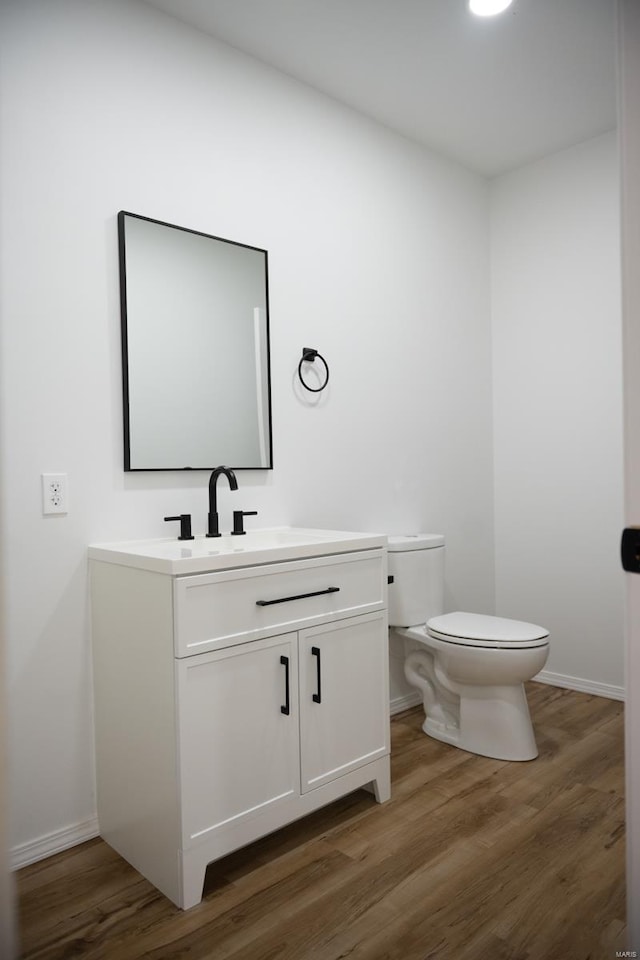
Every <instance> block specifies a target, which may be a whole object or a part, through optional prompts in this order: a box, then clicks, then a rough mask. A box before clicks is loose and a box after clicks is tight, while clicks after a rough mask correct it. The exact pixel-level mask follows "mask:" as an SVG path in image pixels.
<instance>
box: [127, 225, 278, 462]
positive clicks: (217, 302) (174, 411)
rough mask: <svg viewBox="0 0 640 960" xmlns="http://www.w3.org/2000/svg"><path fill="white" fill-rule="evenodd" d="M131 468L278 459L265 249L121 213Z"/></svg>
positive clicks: (128, 450) (128, 454) (128, 442)
mask: <svg viewBox="0 0 640 960" xmlns="http://www.w3.org/2000/svg"><path fill="white" fill-rule="evenodd" d="M118 241H119V250H120V304H121V317H122V373H123V399H124V468H125V470H131V471H132V470H187V469H191V470H198V469H202V470H210V469H212V468H213V467H215V466H217V465H219V464H225V465H226V466H228V467H232V468H233V469H269V468H271V467H272V435H271V385H270V370H269V305H268V274H267V251H266V250H261V249H259V248H258V247H251V246H247V245H245V244H242V243H235V242H233V241H231V240H224V239H222V238H220V237H213V236H209V235H208V234H205V233H199V232H198V231H195V230H188V229H186V228H184V227H178V226H175V225H173V224H169V223H163V222H162V221H160V220H152V219H150V218H149V217H143V216H139V215H138V214H134V213H128V212H126V211H124V210H121V211H120V213H119V214H118Z"/></svg>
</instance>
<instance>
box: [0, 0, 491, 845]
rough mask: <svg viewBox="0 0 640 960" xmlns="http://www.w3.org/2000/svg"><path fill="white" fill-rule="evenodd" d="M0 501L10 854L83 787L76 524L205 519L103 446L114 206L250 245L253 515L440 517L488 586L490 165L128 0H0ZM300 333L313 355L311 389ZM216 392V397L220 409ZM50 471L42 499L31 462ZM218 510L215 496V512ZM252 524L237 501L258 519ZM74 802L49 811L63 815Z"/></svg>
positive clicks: (116, 414)
mask: <svg viewBox="0 0 640 960" xmlns="http://www.w3.org/2000/svg"><path fill="white" fill-rule="evenodd" d="M0 38H1V39H0V64H1V66H0V70H1V75H0V88H1V89H2V101H1V111H2V112H1V116H0V121H1V123H2V138H1V146H0V151H1V153H0V170H1V171H2V174H1V177H2V179H1V190H2V193H1V197H0V201H1V204H2V228H1V229H2V234H1V236H0V242H1V250H2V285H1V294H0V296H1V301H0V306H1V309H2V320H3V342H2V364H3V367H2V416H3V423H2V429H3V449H4V461H3V462H4V470H3V476H2V508H3V513H4V538H3V548H4V551H5V555H6V596H7V631H8V647H9V649H8V654H9V671H10V683H11V750H12V771H11V783H12V796H13V804H14V823H13V831H12V844H13V846H14V847H15V848H16V849H17V854H16V855H17V858H18V860H22V861H24V860H25V858H27V857H28V856H37V855H42V854H43V853H46V852H47V850H48V849H50V848H51V846H55V844H57V843H58V842H60V841H61V839H64V838H65V837H66V839H67V840H68V841H69V842H71V841H72V840H74V839H79V838H80V837H81V836H82V834H83V830H85V831H90V830H91V829H92V827H93V826H94V824H93V820H92V818H93V816H94V811H95V804H94V795H93V760H92V757H93V748H92V738H93V731H92V724H91V684H90V649H89V634H88V607H87V595H86V582H87V578H86V573H87V560H86V546H87V544H88V543H89V542H91V541H103V540H117V539H121V538H139V537H147V536H162V535H169V531H168V530H167V529H166V527H165V525H164V524H163V522H162V517H163V516H165V515H168V514H176V513H179V512H191V513H193V517H194V528H195V530H196V532H202V531H203V530H204V525H205V518H206V489H205V488H206V479H207V478H206V475H205V474H203V473H197V474H193V475H183V474H180V473H177V474H164V473H163V474H129V475H126V476H125V475H124V473H123V470H122V450H121V446H122V427H121V399H120V396H121V394H120V390H121V388H120V342H119V338H120V329H119V305H118V277H117V236H116V213H117V211H118V210H120V209H125V210H130V211H132V212H134V213H140V214H144V215H147V216H151V217H155V218H158V219H161V220H165V221H168V222H172V223H177V224H181V225H185V226H188V227H191V228H194V229H197V230H203V231H205V232H209V233H213V234H216V235H218V236H223V237H228V238H230V239H234V240H239V241H241V242H244V243H249V244H253V245H256V246H259V247H264V248H266V249H268V251H269V264H270V297H271V319H272V366H273V414H274V462H275V469H274V470H273V471H272V472H269V473H266V474H259V473H242V474H241V475H240V476H239V483H240V491H239V493H236V494H230V493H229V492H228V491H226V490H225V489H222V485H221V492H220V498H219V499H220V506H221V512H222V522H223V525H225V524H226V525H228V524H229V519H230V513H231V510H232V509H233V508H234V507H235V508H238V507H243V508H245V509H253V508H255V509H258V511H259V517H258V518H257V522H258V523H259V524H260V525H263V526H266V525H270V524H276V523H286V522H290V523H293V524H306V525H319V526H331V527H345V528H353V529H358V530H382V531H387V530H389V531H411V530H420V529H422V530H432V531H435V532H442V533H444V534H445V535H446V536H447V544H448V604H449V607H450V608H451V607H454V606H461V607H467V608H471V609H476V610H479V611H486V612H491V610H492V607H493V553H492V538H493V532H492V531H493V503H492V472H491V471H492V462H491V461H492V452H491V362H490V330H489V282H488V280H489V271H488V209H487V202H488V189H487V185H486V184H485V183H484V182H483V181H481V180H480V179H479V178H477V177H475V176H473V175H471V174H469V173H468V172H466V171H464V170H463V169H461V168H459V167H456V166H454V165H453V164H451V163H449V162H446V161H444V160H440V159H438V158H437V157H435V156H433V155H430V154H428V153H426V152H425V151H423V150H422V149H420V148H418V147H416V146H415V145H412V144H411V143H409V142H408V141H405V140H402V139H400V138H399V137H397V136H395V135H393V134H391V133H390V132H388V131H386V130H385V129H384V128H381V127H379V126H377V125H376V124H374V123H372V122H369V121H367V120H365V119H364V118H362V117H359V116H358V115H357V114H355V113H354V112H352V111H350V110H348V109H346V108H343V107H341V106H340V105H338V104H337V103H335V102H334V101H332V100H330V99H328V98H325V97H322V96H320V95H316V94H315V93H313V92H312V91H311V90H310V89H309V88H307V87H305V86H303V85H301V84H296V83H294V82H293V81H290V80H288V79H287V78H285V77H283V76H281V75H279V74H277V73H276V72H274V71H270V70H268V69H267V68H265V67H262V66H260V65H259V64H258V63H256V62H255V61H252V60H251V59H249V58H246V57H243V56H241V55H240V54H238V53H236V52H234V51H233V50H231V49H230V48H228V47H225V46H223V45H220V44H218V43H216V42H214V41H212V40H210V39H209V38H207V37H205V36H204V35H201V34H198V33H197V32H195V31H193V30H191V29H189V28H187V27H184V26H182V25H180V24H179V23H177V22H176V21H173V20H171V19H170V18H167V17H165V16H164V15H162V14H159V13H157V12H156V11H154V10H151V9H149V8H145V7H139V6H138V5H136V4H133V3H130V2H126V0H122V2H120V0H108V2H107V0H95V2H92V3H86V2H85V0H18V2H5V3H3V4H2V23H1V24H0ZM303 346H312V347H316V348H317V349H319V350H320V352H321V353H322V354H323V355H324V356H325V357H326V358H327V360H328V362H329V365H330V368H331V381H330V388H329V389H328V391H327V392H326V394H323V395H322V396H321V397H320V399H319V400H317V401H312V400H311V399H310V395H309V397H305V398H301V396H300V391H299V390H298V389H297V388H296V386H295V381H294V375H295V370H296V367H297V364H298V360H299V357H300V355H301V349H302V347H303ZM223 415H226V412H223ZM42 472H67V473H68V477H69V513H68V515H67V516H63V517H51V518H43V517H42V515H41V505H40V474H41V473H42ZM225 518H226V519H225ZM254 522H255V521H254ZM65 828H69V831H68V833H66V834H65V833H64V830H65Z"/></svg>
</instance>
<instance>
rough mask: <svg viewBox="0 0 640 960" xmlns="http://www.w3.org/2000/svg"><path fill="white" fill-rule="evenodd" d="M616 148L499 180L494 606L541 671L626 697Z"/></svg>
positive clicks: (580, 152) (596, 149) (602, 147)
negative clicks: (545, 643) (518, 624)
mask: <svg viewBox="0 0 640 960" xmlns="http://www.w3.org/2000/svg"><path fill="white" fill-rule="evenodd" d="M618 189H619V176H618V155H617V147H616V139H615V135H614V134H613V133H612V134H609V135H605V136H603V137H599V138H597V139H595V140H591V141H589V142H587V143H584V144H581V145H578V146H576V147H574V148H572V149H570V150H565V151H563V152H562V153H558V154H555V155H553V156H551V157H548V158H546V159H544V160H542V161H540V162H538V163H535V164H532V165H530V166H527V167H525V168H523V169H521V170H518V171H516V172H514V173H512V174H509V175H506V176H503V177H500V178H498V179H497V180H495V181H493V184H492V195H491V201H492V241H491V243H492V331H493V382H494V401H493V406H494V442H495V447H494V450H495V532H496V612H497V613H499V614H502V615H503V616H513V617H518V618H520V619H528V620H532V621H533V622H536V623H542V624H544V625H545V626H546V627H548V628H549V630H550V631H551V655H550V657H549V661H548V663H547V668H546V672H545V675H546V676H548V677H549V679H551V680H555V681H556V682H560V683H562V684H564V683H566V684H567V685H568V686H576V687H578V688H580V687H581V686H584V687H585V689H591V690H593V691H598V690H599V691H600V692H603V693H605V694H609V695H613V696H616V695H621V692H622V686H623V661H624V648H623V643H622V630H623V627H622V610H623V606H622V577H621V573H620V562H619V539H620V531H621V528H622V399H621V363H622V358H621V324H620V251H619V210H618Z"/></svg>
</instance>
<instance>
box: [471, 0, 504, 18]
mask: <svg viewBox="0 0 640 960" xmlns="http://www.w3.org/2000/svg"><path fill="white" fill-rule="evenodd" d="M512 3H513V0H469V10H471V13H475V14H476V16H478V17H495V15H496V14H497V13H502V12H503V10H506V9H507V7H510V6H511V4H512Z"/></svg>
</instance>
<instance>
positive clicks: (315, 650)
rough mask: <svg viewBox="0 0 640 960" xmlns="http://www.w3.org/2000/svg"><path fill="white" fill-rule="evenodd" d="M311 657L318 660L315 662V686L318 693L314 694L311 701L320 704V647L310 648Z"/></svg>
mask: <svg viewBox="0 0 640 960" xmlns="http://www.w3.org/2000/svg"><path fill="white" fill-rule="evenodd" d="M311 656H312V657H317V658H318V659H317V660H316V686H317V691H318V692H317V693H314V694H313V697H312V698H311V699H312V700H313V702H314V703H322V689H321V687H320V647H311Z"/></svg>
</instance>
